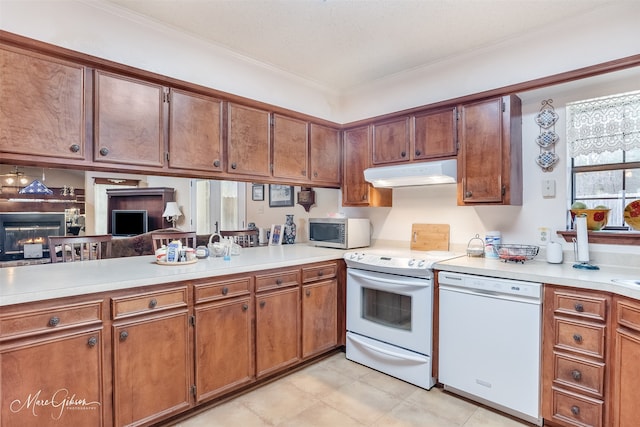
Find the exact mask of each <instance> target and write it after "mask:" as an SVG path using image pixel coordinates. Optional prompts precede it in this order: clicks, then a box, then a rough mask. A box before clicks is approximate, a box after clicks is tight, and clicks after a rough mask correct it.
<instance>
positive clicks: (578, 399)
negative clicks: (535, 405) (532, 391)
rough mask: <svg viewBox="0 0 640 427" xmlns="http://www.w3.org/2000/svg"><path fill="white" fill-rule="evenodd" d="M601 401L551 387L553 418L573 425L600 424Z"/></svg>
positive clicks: (596, 425)
mask: <svg viewBox="0 0 640 427" xmlns="http://www.w3.org/2000/svg"><path fill="white" fill-rule="evenodd" d="M603 406H604V404H603V402H602V401H601V400H597V399H590V398H588V397H585V396H581V395H579V394H576V393H570V392H568V391H565V390H561V389H557V388H554V389H553V418H555V419H560V420H562V421H564V422H565V423H568V424H571V425H575V426H594V427H598V426H602V409H603Z"/></svg>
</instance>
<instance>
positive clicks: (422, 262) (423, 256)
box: [344, 249, 463, 277]
mask: <svg viewBox="0 0 640 427" xmlns="http://www.w3.org/2000/svg"><path fill="white" fill-rule="evenodd" d="M459 256H463V254H459V253H455V252H448V251H411V250H401V249H362V250H360V251H355V252H347V253H345V254H344V260H345V262H346V263H347V267H351V268H359V269H362V270H369V271H378V272H381V273H390V274H400V275H403V276H411V277H429V276H431V275H432V274H433V272H432V270H431V269H432V267H433V264H435V263H437V262H440V261H445V260H448V259H451V258H457V257H459Z"/></svg>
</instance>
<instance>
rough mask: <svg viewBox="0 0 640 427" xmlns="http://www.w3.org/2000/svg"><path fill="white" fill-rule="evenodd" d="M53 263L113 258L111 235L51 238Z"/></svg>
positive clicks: (50, 245)
mask: <svg viewBox="0 0 640 427" xmlns="http://www.w3.org/2000/svg"><path fill="white" fill-rule="evenodd" d="M49 254H50V257H51V262H52V263H56V262H73V261H89V260H95V259H102V258H110V257H111V234H100V235H96V236H49Z"/></svg>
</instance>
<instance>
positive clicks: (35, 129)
mask: <svg viewBox="0 0 640 427" xmlns="http://www.w3.org/2000/svg"><path fill="white" fill-rule="evenodd" d="M0 100H1V101H0V151H2V152H4V153H14V154H25V155H28V156H29V157H31V156H45V157H57V158H62V159H75V160H84V158H85V129H84V124H85V113H84V109H85V69H84V67H83V66H81V65H78V64H73V63H71V62H66V61H63V60H60V59H56V58H51V57H47V56H43V55H38V54H36V53H33V52H30V51H26V50H21V49H17V48H13V47H9V46H2V47H0Z"/></svg>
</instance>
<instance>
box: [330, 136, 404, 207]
mask: <svg viewBox="0 0 640 427" xmlns="http://www.w3.org/2000/svg"><path fill="white" fill-rule="evenodd" d="M343 144H344V145H343V159H344V163H343V165H342V206H371V207H375V206H385V207H391V202H392V190H391V189H390V188H375V187H373V186H372V185H371V184H369V183H368V182H367V181H365V179H364V170H365V169H366V168H368V167H370V158H371V155H370V151H369V147H370V146H371V128H370V127H369V126H361V127H357V128H353V129H349V130H346V131H344V138H343Z"/></svg>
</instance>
